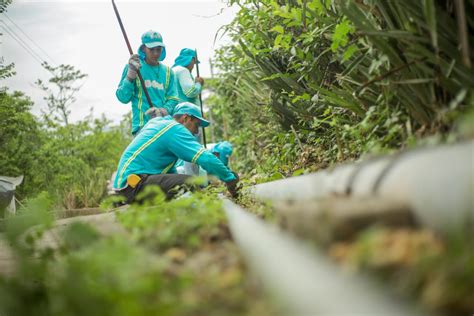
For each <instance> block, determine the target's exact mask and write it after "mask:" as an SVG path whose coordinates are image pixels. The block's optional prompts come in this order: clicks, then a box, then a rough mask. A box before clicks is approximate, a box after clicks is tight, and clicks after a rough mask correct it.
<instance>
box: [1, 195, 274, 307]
mask: <svg viewBox="0 0 474 316" xmlns="http://www.w3.org/2000/svg"><path fill="white" fill-rule="evenodd" d="M155 193H157V197H156V198H155V200H154V201H153V202H151V201H149V202H147V203H146V204H143V205H132V206H130V208H129V209H127V210H125V211H123V213H120V214H119V215H118V216H119V220H120V222H123V223H124V225H125V226H126V228H127V229H128V230H129V231H130V232H131V235H132V238H130V236H129V235H124V234H123V233H117V234H112V235H110V236H107V237H105V236H102V235H101V234H100V231H97V230H96V229H95V228H92V227H91V226H89V225H87V224H83V223H82V224H81V223H75V224H72V225H69V226H68V225H66V226H64V225H59V226H61V227H63V229H62V230H60V231H59V233H56V234H54V232H52V231H46V228H50V227H52V225H51V224H52V222H51V221H50V220H49V221H48V222H47V223H46V222H45V220H44V218H45V217H44V214H52V213H51V204H52V202H51V200H48V199H47V197H46V196H45V195H42V196H41V197H39V198H38V199H36V200H34V201H33V200H32V201H31V202H30V203H29V204H28V205H27V206H26V207H25V209H24V210H22V212H21V215H20V216H16V217H13V219H12V220H13V221H15V222H13V221H9V222H8V223H7V231H8V236H9V242H10V244H11V245H12V250H13V251H15V254H16V255H17V260H18V261H17V265H16V270H15V272H14V273H12V274H11V275H10V276H8V277H5V276H4V275H2V274H1V273H0V314H2V315H114V316H115V315H127V316H128V315H216V316H217V315H247V314H248V315H262V314H265V315H269V314H272V315H274V314H275V313H274V312H271V311H270V309H269V307H268V304H267V303H266V302H264V301H262V300H261V298H260V297H259V293H258V292H256V290H255V288H254V287H253V286H252V285H251V283H250V282H249V281H248V279H246V278H245V275H244V274H243V273H244V271H243V266H242V264H241V263H240V260H239V257H238V255H237V253H236V249H235V247H234V246H233V245H232V244H231V243H230V242H229V235H228V234H227V233H226V234H221V233H219V235H218V237H217V238H216V234H215V232H216V231H219V232H222V231H227V227H226V226H223V225H225V222H224V215H223V213H222V210H221V209H220V203H218V202H216V201H215V197H214V196H209V195H207V194H204V193H200V194H197V195H194V196H188V197H182V198H180V199H179V200H175V201H171V202H170V203H168V202H165V201H164V195H163V194H162V193H160V192H155ZM173 211H174V212H176V214H173ZM162 212H163V214H161V213H162ZM27 214H30V215H31V216H30V217H25V216H26V215H27ZM110 215H112V216H113V214H110ZM49 218H50V217H49ZM63 224H64V223H63ZM56 232H58V231H56ZM46 234H49V235H48V236H47V238H46V241H47V239H48V238H52V237H54V239H55V240H56V242H57V243H58V246H57V247H53V248H46V249H45V245H44V242H45V239H44V238H43V237H44V236H46ZM51 234H53V236H51ZM25 236H26V238H25ZM0 238H1V235H0ZM25 239H27V240H30V241H29V242H28V243H27V244H25V242H24V240H25ZM47 245H48V243H47ZM144 246H145V247H144ZM181 246H182V247H189V248H178V247H181ZM33 254H35V260H32V259H31V256H32V255H33ZM38 254H39V255H38ZM25 302H28V304H25Z"/></svg>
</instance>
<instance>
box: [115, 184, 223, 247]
mask: <svg viewBox="0 0 474 316" xmlns="http://www.w3.org/2000/svg"><path fill="white" fill-rule="evenodd" d="M146 189H147V190H145V192H144V193H143V194H142V195H149V194H150V193H154V194H155V197H154V199H153V200H151V201H146V202H144V204H143V205H132V206H130V207H129V209H128V210H127V212H124V213H121V214H118V218H119V220H120V222H121V223H122V225H123V226H124V227H125V228H127V229H129V230H130V231H131V233H132V237H133V238H134V240H137V241H138V242H141V243H144V244H147V245H148V246H149V247H151V248H153V249H156V250H158V251H163V250H164V249H168V248H171V247H180V248H186V249H188V250H191V251H192V250H195V249H196V248H198V247H199V246H201V244H202V243H203V242H209V241H211V240H213V239H215V238H222V237H224V238H225V237H226V232H227V231H226V230H225V229H223V227H224V224H225V216H224V213H223V212H222V210H221V208H222V205H221V202H220V200H219V199H217V196H215V195H213V194H212V195H208V194H207V193H205V192H195V193H194V194H193V196H188V197H185V196H183V197H180V198H178V199H175V200H171V201H169V202H166V201H165V200H166V196H165V194H163V192H162V191H161V190H160V189H159V188H153V187H151V188H146Z"/></svg>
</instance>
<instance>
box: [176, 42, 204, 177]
mask: <svg viewBox="0 0 474 316" xmlns="http://www.w3.org/2000/svg"><path fill="white" fill-rule="evenodd" d="M196 63H199V61H198V60H197V58H196V51H195V50H194V49H190V48H183V49H182V50H181V52H180V53H179V56H178V57H176V59H175V60H174V65H173V71H174V74H175V79H176V89H177V91H178V97H179V100H180V102H190V103H193V104H195V105H197V106H200V105H201V104H200V102H199V94H200V93H201V91H202V87H203V85H204V79H202V78H201V77H196V79H194V77H193V75H192V72H193V69H194V65H195V64H196ZM200 136H201V135H199V134H198V135H197V136H196V138H197V139H198V140H199V139H200ZM178 166H180V167H182V169H183V170H184V174H187V175H191V176H198V175H199V174H200V172H199V166H197V165H196V164H194V163H190V162H183V161H178Z"/></svg>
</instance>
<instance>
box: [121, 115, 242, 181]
mask: <svg viewBox="0 0 474 316" xmlns="http://www.w3.org/2000/svg"><path fill="white" fill-rule="evenodd" d="M178 159H182V160H184V161H188V162H192V163H196V164H198V165H199V166H201V167H202V168H203V169H204V170H206V171H207V172H208V173H210V174H213V175H215V176H217V177H218V178H219V179H220V180H222V181H224V182H228V181H231V180H234V179H235V176H234V174H233V173H232V172H231V171H230V170H229V169H228V168H227V167H226V166H224V164H223V163H222V162H221V161H220V160H219V159H217V158H216V157H215V156H214V155H213V154H212V153H210V152H209V151H207V150H206V149H205V148H204V147H203V146H202V145H201V144H199V143H198V142H197V141H196V139H195V137H194V136H193V135H192V134H191V132H190V131H189V130H188V129H187V128H186V127H184V126H183V125H182V124H180V123H178V122H176V121H175V120H174V119H173V118H171V116H167V117H165V118H154V119H151V120H150V121H149V122H148V123H147V124H146V125H145V127H144V128H143V129H142V130H141V131H140V133H139V134H138V135H137V136H136V137H135V138H134V139H133V141H132V142H131V143H130V145H128V147H127V148H126V149H125V152H124V153H123V154H122V157H121V158H120V162H119V165H118V168H117V175H116V177H115V181H114V188H115V189H123V188H125V187H126V185H127V177H128V176H129V175H131V174H165V173H176V168H175V167H174V165H175V163H176V161H177V160H178Z"/></svg>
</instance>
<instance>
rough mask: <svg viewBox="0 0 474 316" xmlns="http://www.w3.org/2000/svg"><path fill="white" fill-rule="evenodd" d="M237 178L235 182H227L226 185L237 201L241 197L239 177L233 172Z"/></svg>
mask: <svg viewBox="0 0 474 316" xmlns="http://www.w3.org/2000/svg"><path fill="white" fill-rule="evenodd" d="M232 173H233V174H234V176H235V179H234V180H231V181H229V182H226V183H225V185H226V187H227V191H229V193H230V195H231V196H232V197H233V198H234V199H236V198H238V197H239V191H240V186H239V185H238V183H239V180H240V179H239V175H238V174H237V173H235V172H232Z"/></svg>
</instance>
